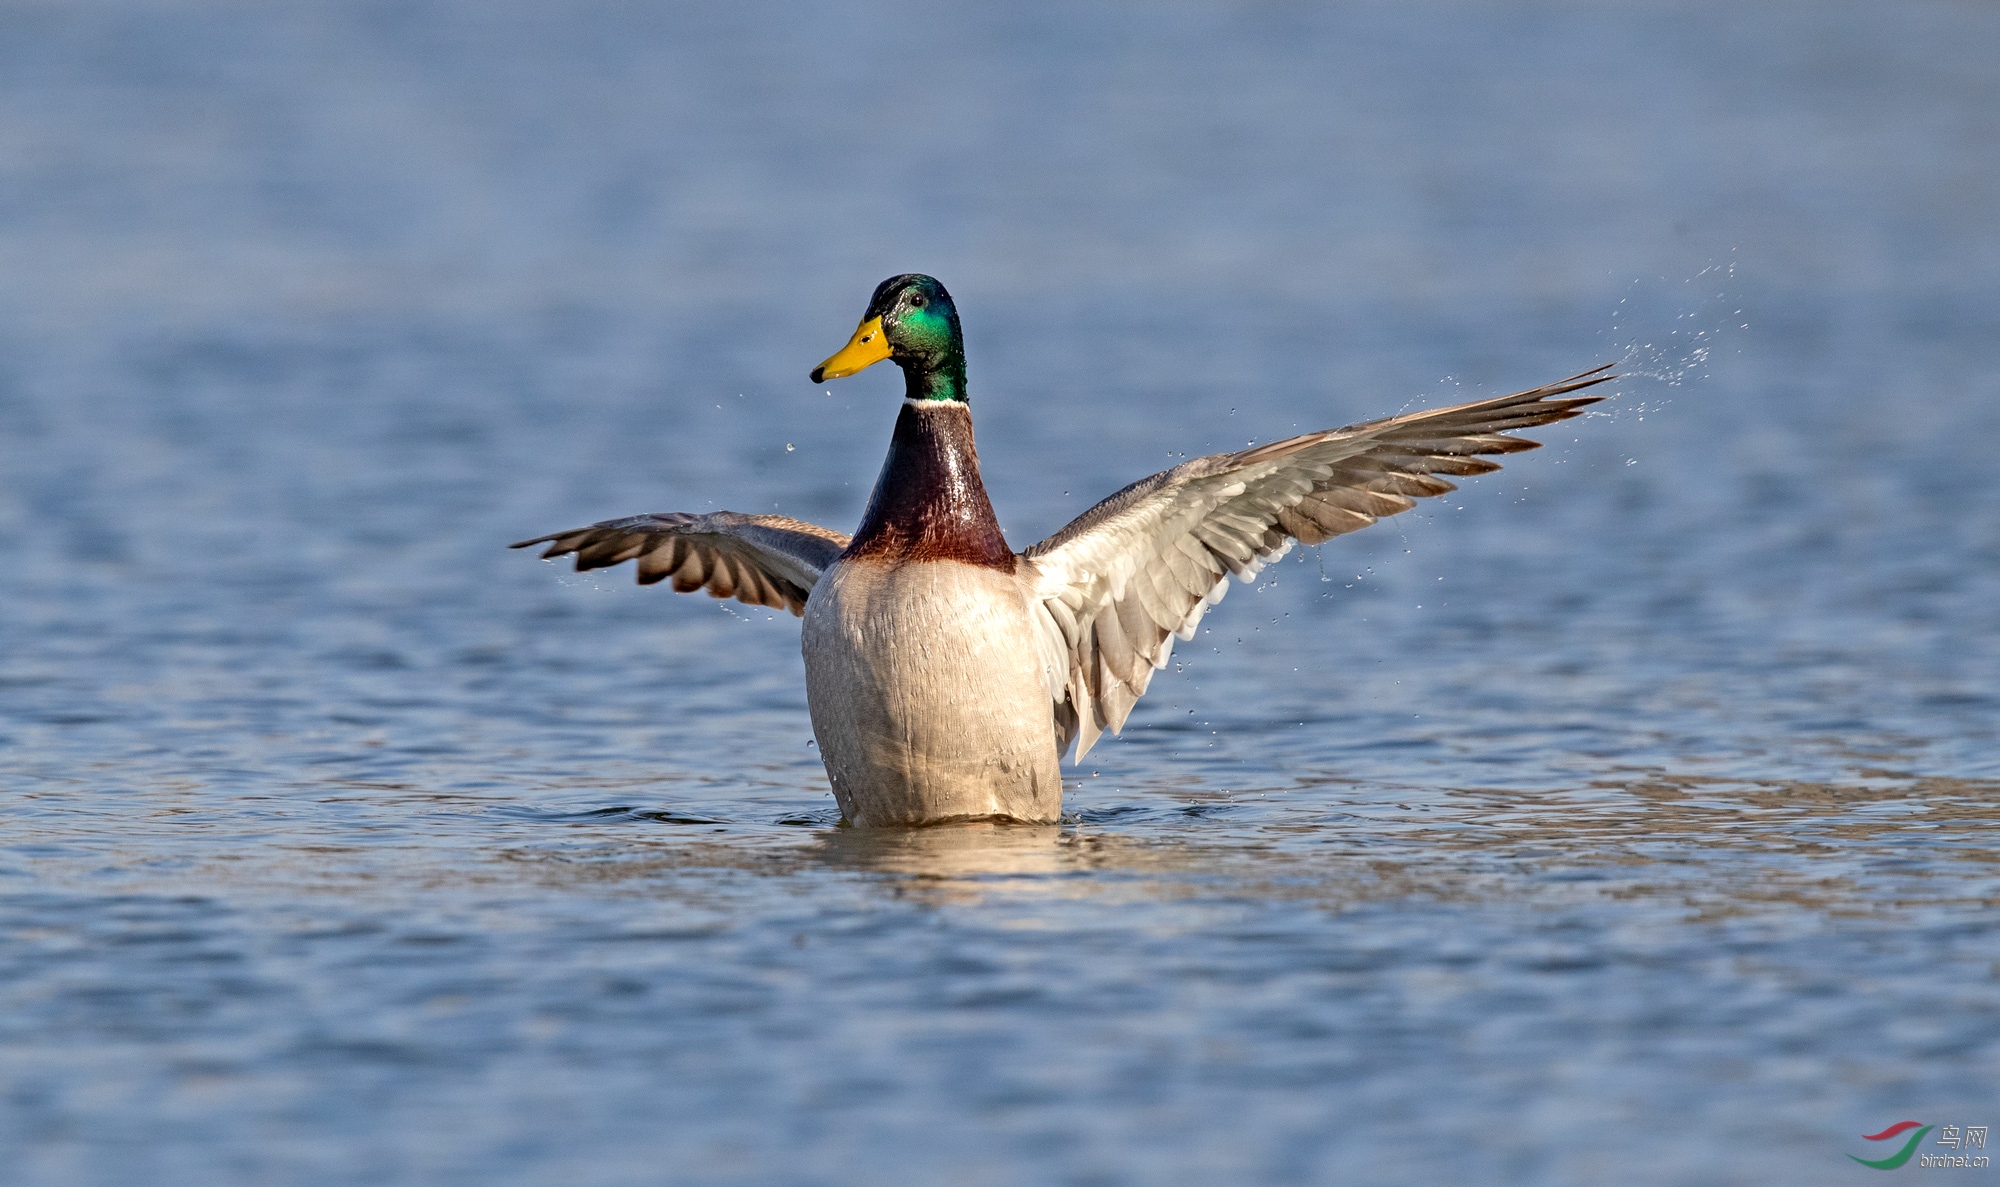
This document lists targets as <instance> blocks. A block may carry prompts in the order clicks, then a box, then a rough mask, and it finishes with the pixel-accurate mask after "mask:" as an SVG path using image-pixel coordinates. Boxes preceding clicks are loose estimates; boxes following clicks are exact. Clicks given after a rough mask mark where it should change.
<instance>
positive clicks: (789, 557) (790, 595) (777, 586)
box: [511, 511, 847, 615]
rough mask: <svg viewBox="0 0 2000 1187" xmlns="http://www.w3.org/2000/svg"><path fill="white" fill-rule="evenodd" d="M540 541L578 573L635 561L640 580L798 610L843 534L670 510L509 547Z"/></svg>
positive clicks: (785, 521)
mask: <svg viewBox="0 0 2000 1187" xmlns="http://www.w3.org/2000/svg"><path fill="white" fill-rule="evenodd" d="M534 544H547V545H548V549H547V550H546V551H544V552H543V553H542V556H543V558H544V559H547V558H551V557H558V556H566V555H569V554H572V553H573V554H575V556H576V567H577V569H578V571H579V572H580V571H583V570H585V569H602V568H606V567H608V566H611V565H619V564H623V563H625V562H626V561H629V560H634V559H636V560H638V562H639V564H638V570H639V573H638V576H639V584H641V585H652V584H654V583H655V582H659V581H665V580H668V579H670V578H671V579H672V583H673V588H674V589H675V590H676V591H677V592H680V593H692V592H694V591H695V590H698V589H706V590H707V591H708V592H709V594H710V595H711V596H713V597H718V598H732V597H733V598H735V599H736V600H737V601H739V602H743V603H745V604H747V605H751V606H769V607H771V608H772V609H773V610H790V611H791V612H792V613H793V614H795V615H796V614H804V613H805V607H806V598H807V597H809V596H810V595H811V594H812V589H813V586H814V585H815V584H817V583H818V582H819V575H820V574H821V573H823V572H825V571H826V567H827V566H828V565H831V564H832V563H833V562H834V558H836V557H838V556H839V555H840V554H841V552H842V551H844V550H845V549H846V548H847V537H846V536H843V535H841V534H840V533H839V532H835V531H830V530H828V529H826V528H823V527H819V526H817V525H815V524H810V523H805V522H803V521H801V520H797V519H792V518H790V517H789V516H784V515H745V514H741V513H739V512H735V511H716V512H712V513H710V514H707V515H691V514H689V513H687V512H682V511H670V512H665V513H662V514H658V515H634V516H630V517H628V518H625V519H607V520H605V521H603V522H602V523H594V524H591V525H590V526H589V527H582V528H572V529H571V530H569V531H566V532H556V533H553V534H552V535H547V536H537V537H535V538H534V539H532V540H523V541H521V542H520V543H518V544H515V545H512V546H511V547H514V548H527V547H529V546H530V545H534Z"/></svg>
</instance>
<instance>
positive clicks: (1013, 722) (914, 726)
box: [515, 274, 1611, 826]
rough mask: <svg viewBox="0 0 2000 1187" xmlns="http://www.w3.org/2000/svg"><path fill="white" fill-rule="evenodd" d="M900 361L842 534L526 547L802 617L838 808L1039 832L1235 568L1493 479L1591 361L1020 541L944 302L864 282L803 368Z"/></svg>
mask: <svg viewBox="0 0 2000 1187" xmlns="http://www.w3.org/2000/svg"><path fill="white" fill-rule="evenodd" d="M885 359H888V360H893V361H894V362H895V363H896V364H897V365H898V366H899V367H900V368H901V369H902V371H903V375H904V380H905V384H904V399H903V408H902V410H901V412H900V413H899V414H898V416H897V418H896V427H895V432H894V434H893V436H892V438H891V440H890V444H889V454H888V458H887V459H886V460H885V461H884V463H883V466H882V471H881V476H880V477H879V478H878V479H877V481H876V484H875V488H874V492H873V493H872V495H871V496H870V497H869V501H868V507H867V510H866V511H865V512H864V513H863V515H862V521H861V524H860V526H859V527H858V528H857V529H856V530H855V533H854V535H853V536H852V537H851V538H850V537H847V536H843V535H841V534H840V533H838V532H834V531H831V530H829V529H826V528H822V527H818V526H815V525H813V524H809V523H803V522H801V521H799V520H795V519H790V518H787V517H785V516H780V515H746V514H740V513H737V512H730V511H720V512H713V513H709V514H705V515H696V514H688V513H666V514H658V515H640V516H632V517H629V518H625V519H617V520H605V521H603V522H601V523H596V524H592V525H590V526H588V527H584V528H577V529H573V530H571V531H567V532H557V533H554V534H553V535H549V536H542V537H538V538H536V539H533V540H524V541H522V542H521V543H520V544H517V545H515V547H517V548H519V547H525V546H527V545H530V544H540V543H548V544H549V549H548V551H547V552H545V553H544V554H543V555H544V556H548V557H554V556H561V555H564V554H566V553H575V554H576V558H577V560H576V566H577V568H579V569H591V568H598V567H601V566H605V565H615V564H619V563H622V562H624V561H626V560H636V561H637V562H638V569H639V580H640V581H641V582H642V583H650V582H655V581H663V580H666V579H668V578H671V579H672V581H673V587H674V588H675V589H676V590H680V591H683V592H686V591H692V590H695V589H706V590H707V591H708V592H709V593H710V594H712V595H714V596H716V597H734V598H737V599H738V600H740V601H744V602H748V603H751V604H755V605H765V606H771V607H774V608H775V607H783V608H785V609H789V610H791V611H792V612H793V613H794V614H798V615H800V616H801V617H803V619H804V622H803V624H802V628H803V629H802V631H801V636H800V647H801V650H802V652H803V653H804V656H805V667H806V701H807V705H808V707H809V709H810V712H811V715H812V725H813V733H814V736H815V738H816V740H817V742H818V744H819V750H820V757H821V760H822V761H823V762H824V764H825V766H826V773H827V779H828V781H829V782H830V783H831V785H832V789H833V795H834V798H835V800H836V802H838V804H839V805H840V810H841V814H842V816H843V818H844V819H845V820H846V822H847V823H849V824H852V825H857V826H883V825H923V824H943V823H948V822H952V821H961V820H973V819H1011V820H1015V821H1021V822H1027V823H1038V824H1039V823H1050V822H1054V821H1057V820H1059V819H1060V816H1061V812H1062V778H1061V773H1060V766H1059V763H1060V759H1061V756H1062V753H1063V752H1064V751H1065V750H1067V749H1068V748H1069V747H1070V744H1071V743H1072V742H1074V743H1075V744H1076V757H1077V758H1078V759H1079V760H1080V759H1081V758H1082V757H1083V755H1084V754H1085V753H1086V752H1088V751H1089V750H1090V748H1091V747H1092V746H1093V745H1094V744H1095V743H1096V741H1097V740H1098V738H1099V736H1100V734H1101V733H1102V732H1104V731H1107V730H1108V731H1110V732H1113V733H1115V732H1117V731H1118V730H1119V729H1120V728H1121V727H1122V726H1123V725H1124V723H1125V720H1126V717H1127V715H1128V714H1129V713H1130V712H1131V709H1132V706H1133V704H1134V703H1135V702H1136V701H1137V700H1138V699H1139V698H1140V697H1141V696H1143V695H1144V694H1145V691H1146V689H1147V686H1148V684H1149V683H1150V681H1151V679H1152V675H1153V673H1154V672H1155V671H1157V670H1159V669H1161V668H1163V667H1165V666H1166V664H1167V662H1168V658H1169V656H1170V654H1171V652H1172V649H1173V644H1174V640H1175V639H1176V638H1179V639H1186V638H1189V637H1191V636H1192V635H1193V633H1194V630H1195V628H1196V624H1197V623H1198V622H1199V620H1200V619H1201V617H1202V616H1203V614H1204V613H1206V612H1207V610H1208V609H1209V608H1210V607H1212V606H1213V605H1215V604H1216V603H1217V602H1219V601H1220V600H1221V598H1222V595H1223V593H1224V592H1225V591H1226V589H1227V586H1228V582H1229V579H1230V578H1231V577H1232V576H1233V577H1235V578H1238V579H1239V580H1242V581H1246V582H1247V581H1250V580H1252V579H1253V578H1254V577H1255V576H1256V575H1257V573H1258V571H1259V570H1260V569H1261V568H1262V567H1263V566H1264V565H1265V564H1266V563H1268V562H1269V561H1271V560H1274V559H1276V558H1277V557H1278V556H1281V555H1283V553H1284V552H1285V551H1287V550H1288V549H1289V548H1290V547H1291V546H1292V544H1293V543H1294V542H1298V541H1303V542H1305V543H1308V544H1318V543H1321V542H1323V541H1325V540H1327V539H1330V538H1331V537H1333V536H1336V535H1340V534H1342V533H1344V532H1350V531H1355V530H1357V529H1359V528H1363V527H1366V526H1368V525H1369V524H1372V523H1374V522H1375V521H1376V519H1378V518H1380V517H1382V516H1385V515H1394V514H1396V513H1398V512H1401V511H1404V510H1407V509H1408V508H1410V507H1411V506H1414V505H1415V500H1416V499H1417V498H1421V497H1426V496H1433V495H1438V494H1442V493H1445V492H1447V491H1451V490H1455V489H1457V488H1456V487H1455V486H1454V485H1453V484H1452V483H1451V482H1449V481H1447V480H1446V479H1444V478H1442V477H1440V475H1445V474H1450V475H1469V474H1481V473H1485V472H1487V471H1490V470H1495V469H1498V468H1499V467H1498V465H1497V464H1496V463H1494V462H1490V461H1486V460H1483V458H1481V457H1479V456H1475V455H1481V454H1495V453H1511V452H1514V451H1517V450H1522V449H1532V448H1534V447H1535V442H1532V441H1527V440H1523V439H1521V438H1518V437H1512V436H1508V435H1506V434H1507V432H1508V431H1510V430H1513V429H1518V428H1524V427H1528V426H1532V425H1539V424H1547V423H1550V422H1552V421H1557V420H1564V419H1568V418H1569V417H1572V416H1575V415H1577V414H1578V412H1579V411H1580V410H1581V409H1582V408H1583V407H1584V406H1585V405H1588V404H1592V403H1595V402H1596V401H1597V399H1598V398H1599V397H1597V396H1594V395H1592V396H1583V397H1569V398H1559V397H1565V396H1567V394H1568V393H1570V392H1573V391H1576V390H1577V389H1579V388H1584V387H1589V386H1591V385H1592V384H1596V383H1600V382H1603V381H1604V380H1606V379H1609V378H1611V376H1609V375H1606V374H1604V373H1603V372H1604V371H1605V368H1602V367H1600V368H1597V369H1596V370H1593V371H1587V372H1584V373H1583V374H1581V375H1575V376H1571V377H1570V378H1569V379H1566V380H1562V381H1559V382H1557V383H1553V384H1548V385H1545V386H1543V387H1539V388H1534V389H1531V390H1529V391H1524V392H1517V393H1515V394H1513V395H1509V396H1500V397H1494V398H1491V399H1487V400H1480V401H1475V402H1473V403H1469V404H1462V405H1457V406H1455V407H1450V408H1439V409H1431V410H1426V411H1421V412H1413V413H1406V414H1404V415H1401V416H1395V417H1390V418H1387V419H1384V420H1378V421H1369V422H1366V423H1363V424H1359V425H1352V426H1348V427H1347V428H1342V429H1331V430H1325V431H1321V432H1316V433H1307V434H1303V435H1301V436H1297V437H1292V438H1288V439H1286V440H1283V441H1276V442H1272V443H1270V444H1267V445H1261V446H1257V447H1254V448H1251V449H1246V450H1243V451H1241V452H1238V453H1230V454H1214V455H1211V456H1208V457H1201V458H1195V459H1193V460H1192V461H1188V462H1184V463H1182V464H1181V465H1178V466H1175V467H1174V468H1173V469H1171V470H1167V471H1163V472H1161V473H1159V474H1155V475H1153V476H1152V477H1150V478H1145V479H1141V480H1140V481H1138V482H1135V483H1133V484H1131V485H1130V486H1128V487H1126V488H1125V489H1124V490H1121V491H1119V492H1117V493H1116V494H1114V495H1112V496H1110V497H1109V498H1107V499H1104V500H1103V501H1102V502H1100V503H1098V504H1097V505H1096V506H1094V507H1092V508H1091V509H1090V510H1088V511H1086V512H1084V514H1083V515H1081V516H1079V517H1078V518H1077V519H1076V520H1075V521H1074V522H1072V523H1070V524H1069V525H1068V526H1067V527H1065V528H1063V529H1062V530H1061V531H1059V532H1057V533H1056V534H1055V535H1053V536H1051V537H1049V538H1048V539H1046V540H1044V541H1042V542H1040V543H1038V544H1035V545H1033V546H1031V547H1030V548H1028V549H1027V550H1026V551H1024V552H1020V553H1016V552H1015V551H1014V550H1013V549H1012V548H1011V547H1009V546H1008V544H1007V541H1006V539H1005V537H1004V536H1003V534H1002V533H1001V530H1000V525H999V521H998V520H997V519H996V518H995V516H994V514H993V506H992V503H991V501H990V500H989V499H988V498H987V495H986V488H985V485H984V483H983V482H982V481H981V479H980V474H979V455H978V451H977V450H976V449H975V448H974V445H973V435H972V415H971V411H970V408H969V406H968V404H967V403H966V396H965V356H964V350H963V345H962V339H961V337H960V332H959V325H958V313H957V310H956V308H955V307H954V306H953V304H952V301H951V297H950V295H949V294H948V293H946V292H945V290H944V286H943V285H941V284H939V283H938V282H937V281H936V280H934V279H932V278H931V277H928V276H921V275H916V274H909V275H904V276H896V277H891V278H890V279H888V280H886V281H883V282H882V284H881V285H880V286H879V287H878V288H877V289H876V290H875V294H874V297H873V298H872V299H871V301H870V303H869V307H868V311H867V313H866V314H865V315H864V316H863V319H862V322H861V325H860V327H859V328H858V329H856V330H855V332H854V336H853V338H852V339H851V340H850V341H849V342H848V344H847V346H846V347H845V348H843V349H842V350H840V351H839V352H837V353H836V354H835V355H834V356H833V357H832V358H829V359H828V360H827V361H826V362H825V363H822V364H821V365H820V366H819V367H817V368H814V370H813V372H812V379H813V382H815V383H819V382H822V381H824V380H826V379H834V378H840V377H842V376H845V375H851V374H853V373H855V372H856V371H860V370H862V369H864V368H866V367H868V366H870V365H872V364H874V363H876V362H881V361H883V360H885Z"/></svg>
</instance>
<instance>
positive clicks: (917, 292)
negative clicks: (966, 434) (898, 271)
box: [812, 272, 965, 401]
mask: <svg viewBox="0 0 2000 1187" xmlns="http://www.w3.org/2000/svg"><path fill="white" fill-rule="evenodd" d="M883 359H891V360H893V361H894V362H895V364H896V365H897V366H898V367H901V368H902V369H903V381H904V387H905V396H906V398H908V399H912V400H959V401H963V400H964V399H965V342H964V340H963V339H962V338H961V337H960V335H959V330H958V307H957V306H955V305H953V304H952V303H951V294H950V293H948V292H945V291H944V286H943V285H941V284H939V283H938V282H937V281H936V280H935V279H933V278H932V277H929V276H925V275H922V274H921V273H917V272H907V273H904V274H903V275H901V276H891V277H890V278H889V279H887V280H885V281H883V282H882V283H881V284H879V285H877V286H875V295H874V296H873V297H872V298H870V299H869V301H868V312H866V313H864V314H862V315H861V326H860V328H859V329H857V330H855V331H854V337H853V338H851V339H849V341H848V343H847V345H846V346H844V347H842V348H841V349H840V351H839V353H837V354H835V355H834V356H833V357H832V358H830V359H828V360H826V361H825V362H824V363H821V364H820V365H819V366H817V367H815V368H813V373H812V381H813V382H814V383H823V382H825V381H826V380H828V379H839V378H841V377H842V376H845V375H852V374H854V373H855V372H856V371H860V370H862V369H864V368H866V367H871V366H873V365H874V364H876V363H879V362H881V361H882V360H883Z"/></svg>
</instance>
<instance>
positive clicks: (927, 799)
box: [803, 560, 1062, 825]
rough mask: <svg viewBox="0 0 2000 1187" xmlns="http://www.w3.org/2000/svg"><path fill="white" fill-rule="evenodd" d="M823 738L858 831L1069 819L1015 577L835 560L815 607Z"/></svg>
mask: <svg viewBox="0 0 2000 1187" xmlns="http://www.w3.org/2000/svg"><path fill="white" fill-rule="evenodd" d="M803 647H804V651H805V660H806V698H807V701H808V703H809V704H810V705H811V707H812V722H813V732H814V734H815V735H817V737H818V740H819V748H820V756H821V758H822V759H823V760H824V761H825V763H826V772H827V777H828V778H829V779H830V780H831V781H832V783H833V794H834V797H835V798H836V799H837V800H839V802H840V808H841V811H842V812H843V813H844V814H845V815H846V817H847V819H848V820H849V821H850V822H852V823H854V824H857V825H881V824H932V823H937V822H939V821H944V820H954V819H964V818H969V817H981V816H1007V817H1012V818H1014V819H1017V820H1024V821H1036V822H1048V821H1054V820H1056V819H1057V818H1058V817H1059V816H1060V815H1061V812H1062V781H1061V777H1060V775H1059V774H1058V772H1057V758H1058V755H1057V753H1056V734H1055V718H1054V712H1053V709H1052V707H1051V705H1050V701H1049V692H1048V684H1047V681H1046V679H1045V677H1044V675H1043V673H1042V669H1041V662H1040V660H1039V659H1038V658H1037V653H1036V650H1035V641H1034V635H1033V633H1032V631H1031V629H1030V626H1029V621H1028V612H1027V602H1026V599H1025V598H1024V596H1023V594H1022V592H1021V587H1020V585H1019V583H1018V582H1017V581H1016V579H1015V578H1014V576H1013V575H1011V574H1006V573H1001V572H997V571H995V570H993V569H988V568H982V567H979V566H974V565H966V564H960V563H958V562H955V561H926V562H911V563H903V564H882V563H879V562H872V561H866V560H862V561H854V560H842V561H838V562H836V563H835V564H834V565H833V566H832V567H831V568H830V569H828V570H827V571H826V573H825V574H824V575H822V576H821V577H820V580H819V583H818V584H817V585H816V586H815V587H814V588H813V593H812V598H811V600H810V601H809V602H808V603H807V604H806V613H805V623H804V634H803Z"/></svg>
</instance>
